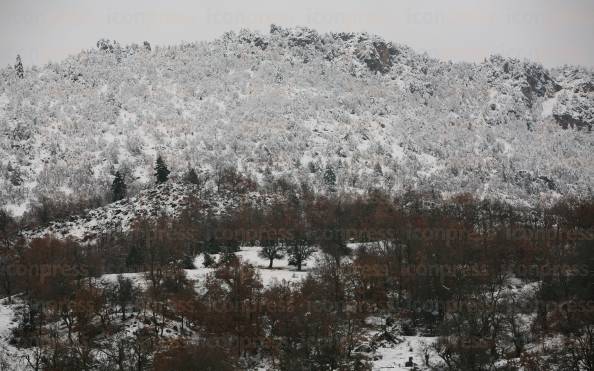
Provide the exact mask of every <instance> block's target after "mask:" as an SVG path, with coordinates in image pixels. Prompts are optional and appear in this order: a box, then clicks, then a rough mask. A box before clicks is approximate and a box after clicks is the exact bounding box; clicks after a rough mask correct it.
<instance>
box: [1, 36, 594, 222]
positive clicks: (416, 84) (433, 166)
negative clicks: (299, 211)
mask: <svg viewBox="0 0 594 371" xmlns="http://www.w3.org/2000/svg"><path fill="white" fill-rule="evenodd" d="M26 62H27V61H25V64H26ZM593 86H594V73H593V71H591V70H588V69H585V68H581V67H563V68H559V69H555V70H551V71H549V70H546V69H544V68H543V67H542V66H540V65H538V64H536V63H532V62H522V61H518V60H513V59H507V58H502V57H492V58H490V59H488V60H486V61H484V62H483V63H480V64H467V63H451V62H443V61H439V60H435V59H432V58H430V57H428V56H427V55H421V54H417V53H415V52H414V51H413V50H411V49H410V48H407V47H405V46H402V45H398V44H394V43H391V42H388V41H385V40H383V39H381V38H380V37H377V36H372V35H367V34H350V33H349V34H346V33H338V34H323V35H322V34H318V33H317V32H315V31H314V30H310V29H305V28H296V29H285V28H281V27H277V26H272V27H271V31H270V33H269V34H259V33H255V32H251V31H241V32H239V33H238V34H235V33H227V34H225V35H223V36H222V37H221V38H220V39H217V40H215V41H212V42H203V43H189V44H183V45H178V46H165V47H162V46H160V47H152V48H151V46H150V45H149V44H148V43H145V44H144V45H142V46H139V45H131V46H125V47H124V46H120V45H119V44H118V43H116V42H113V41H106V40H101V41H100V42H98V43H97V48H95V49H92V50H87V51H83V52H81V53H80V54H78V55H75V56H71V57H69V58H67V59H66V60H64V61H61V62H59V63H50V64H48V65H46V66H42V67H41V66H40V67H32V68H26V70H25V74H24V78H23V79H20V78H18V76H17V74H16V72H15V70H14V69H13V68H11V67H9V68H4V69H1V70H0V205H3V206H4V207H5V208H7V209H8V210H9V211H10V212H11V213H13V214H22V213H23V212H25V211H26V210H27V209H28V208H30V207H31V205H33V204H34V203H35V202H37V201H38V200H40V199H41V198H42V197H50V198H51V199H52V200H61V199H80V198H83V199H85V198H91V197H97V196H102V195H104V194H105V193H106V192H107V190H108V189H109V185H110V183H111V181H112V180H113V174H114V173H115V171H116V170H119V171H121V172H123V173H124V174H126V178H127V181H128V183H129V188H130V189H131V191H132V192H136V191H138V190H141V189H144V188H145V187H146V185H147V184H148V183H149V182H152V168H153V166H154V161H155V158H156V155H157V154H158V153H160V154H162V155H163V156H164V158H165V159H166V162H167V163H168V165H169V166H170V168H171V169H172V170H173V175H179V174H181V173H182V172H183V171H185V170H186V169H187V168H188V167H197V168H201V169H203V171H205V172H207V173H210V174H214V173H216V172H217V171H219V170H220V169H221V168H224V167H229V166H232V167H236V168H237V169H238V170H239V171H241V172H243V173H245V174H247V175H249V176H250V177H252V178H253V179H256V180H257V181H259V182H260V183H265V182H266V181H268V180H271V179H278V178H283V179H285V180H287V181H288V182H291V183H295V184H300V183H305V184H308V186H310V187H312V188H313V190H314V191H323V190H324V182H323V174H324V169H326V168H327V167H331V168H332V169H333V170H334V172H335V173H336V177H337V186H338V188H339V189H340V190H347V191H355V192H357V191H361V190H365V189H368V188H370V187H378V188H383V189H385V190H388V191H390V192H394V193H397V192H401V191H403V190H407V189H418V190H437V191H440V192H445V193H451V192H472V193H475V194H477V195H478V196H480V197H493V198H501V199H505V200H508V201H516V202H517V201H522V202H527V203H530V204H534V203H536V202H539V201H540V200H542V199H543V198H545V199H546V198H549V197H556V196H558V195H559V194H562V195H578V196H589V195H591V194H592V189H591V184H592V183H593V177H594V161H593V160H594V159H593V155H592V145H593V139H592V138H593V137H592V135H591V132H590V130H591V127H592V124H593V122H594V121H593V120H594V115H593V112H594V89H593V88H592V87H593ZM564 128H565V129H564Z"/></svg>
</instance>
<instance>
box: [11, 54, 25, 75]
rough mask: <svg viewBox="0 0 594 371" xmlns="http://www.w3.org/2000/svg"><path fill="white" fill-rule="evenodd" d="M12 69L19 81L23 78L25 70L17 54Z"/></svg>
mask: <svg viewBox="0 0 594 371" xmlns="http://www.w3.org/2000/svg"><path fill="white" fill-rule="evenodd" d="M14 69H15V70H16V74H17V76H18V77H19V79H22V78H23V77H25V70H24V69H23V62H22V61H21V56H20V55H19V54H17V57H16V64H15V65H14Z"/></svg>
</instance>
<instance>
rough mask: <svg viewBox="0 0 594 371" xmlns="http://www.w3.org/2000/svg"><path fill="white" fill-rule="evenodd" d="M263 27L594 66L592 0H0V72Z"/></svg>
mask: <svg viewBox="0 0 594 371" xmlns="http://www.w3.org/2000/svg"><path fill="white" fill-rule="evenodd" d="M271 23H275V24H279V25H283V26H295V25H304V26H309V27H312V28H315V29H317V30H318V31H320V32H325V31H367V32H370V33H376V34H379V35H381V36H383V37H384V38H386V39H388V40H391V41H395V42H398V43H402V44H407V45H409V46H411V47H413V48H414V49H416V50H418V51H426V52H428V53H429V54H430V55H432V56H435V57H439V58H442V59H445V60H453V61H481V60H483V59H484V58H485V57H487V56H489V55H490V54H495V53H497V54H502V55H505V56H514V57H519V58H529V59H533V60H536V61H539V62H541V63H543V64H544V65H545V66H548V67H552V66H557V65H562V64H582V65H587V66H594V42H593V41H592V40H593V39H594V0H298V1H297V0H296V1H284V0H233V1H231V0H194V1H190V0H164V1H157V0H70V1H68V0H0V65H6V64H8V63H11V64H12V63H14V59H15V56H16V54H17V53H20V54H21V55H22V57H23V62H24V63H25V65H31V64H44V63H46V62H48V61H58V60H61V59H62V58H64V57H65V56H67V55H69V54H73V53H76V52H78V51H80V50H81V49H88V48H91V47H94V45H95V43H96V42H97V40H98V39H100V38H102V37H107V38H110V39H115V40H118V41H119V42H120V43H121V44H127V43H131V42H141V41H143V40H148V41H149V42H151V43H152V44H159V45H164V44H176V43H179V42H180V41H195V40H210V39H213V38H216V37H218V36H220V35H221V34H222V33H223V32H225V31H229V30H235V31H237V30H239V29H241V28H243V27H245V28H250V29H257V30H261V31H265V32H268V30H269V26H270V24H271Z"/></svg>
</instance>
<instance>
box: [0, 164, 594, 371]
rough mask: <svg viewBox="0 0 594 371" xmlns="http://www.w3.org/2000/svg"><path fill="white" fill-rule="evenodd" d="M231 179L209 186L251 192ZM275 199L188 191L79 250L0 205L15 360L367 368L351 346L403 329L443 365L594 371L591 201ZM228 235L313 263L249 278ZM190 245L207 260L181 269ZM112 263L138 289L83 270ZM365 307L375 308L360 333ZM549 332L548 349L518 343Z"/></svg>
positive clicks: (273, 255) (274, 255)
mask: <svg viewBox="0 0 594 371" xmlns="http://www.w3.org/2000/svg"><path fill="white" fill-rule="evenodd" d="M157 172H158V171H157ZM161 175H163V174H161ZM189 178H190V179H193V176H191V174H190V177H189ZM157 179H158V176H157ZM233 179H234V181H230V182H222V183H221V185H222V186H230V185H233V184H235V185H236V186H237V185H238V184H243V185H246V184H248V185H249V184H252V186H249V187H247V188H248V189H252V187H256V186H255V185H254V184H253V183H250V182H248V181H247V180H245V179H244V180H242V181H239V180H237V179H235V178H233ZM164 180H165V181H166V180H167V176H166V175H165V177H164ZM117 183H118V182H117V179H116V181H114V188H113V189H112V190H113V191H114V193H113V195H114V197H116V196H117V194H116V193H117V192H118V191H121V189H119V188H118V187H121V184H120V185H117ZM242 189H244V188H237V191H238V192H242ZM244 191H245V189H244ZM279 192H281V191H280V188H279ZM282 194H283V196H284V197H283V198H282V199H283V200H284V201H278V202H277V203H275V204H270V205H266V206H265V207H244V206H242V207H239V208H237V209H234V210H231V211H229V212H227V213H225V214H223V215H211V214H209V213H204V209H203V204H202V202H201V199H200V197H198V196H196V197H195V198H194V199H193V202H191V203H190V205H189V206H188V207H187V208H186V209H185V210H184V211H183V213H182V214H181V215H180V216H178V217H176V218H171V217H165V216H163V217H160V218H157V219H139V220H137V221H136V222H135V224H134V227H133V228H132V230H130V231H114V232H113V233H108V234H105V235H103V236H101V238H99V239H98V240H97V241H96V242H95V243H90V244H81V243H77V242H74V241H72V240H70V241H69V240H58V239H53V238H51V237H46V238H40V239H33V240H27V239H24V238H19V232H20V229H22V228H23V227H24V225H29V224H30V223H33V221H20V222H17V221H15V220H14V219H12V218H11V217H10V216H9V215H8V214H6V213H2V214H0V232H1V241H2V246H1V247H2V250H1V252H2V255H1V260H0V275H1V279H0V282H1V283H2V287H1V290H2V291H1V292H2V296H3V297H7V300H8V301H9V302H13V303H19V308H20V309H19V316H18V318H19V324H18V326H17V327H15V329H14V331H13V334H12V338H11V340H10V341H11V344H13V345H15V346H17V347H19V348H23V349H28V350H29V352H28V353H27V355H26V356H25V358H26V359H25V361H26V363H27V365H28V368H30V369H32V370H103V369H104V370H108V369H109V370H114V369H115V370H145V369H155V370H170V369H176V370H195V369H196V365H197V364H200V365H203V367H204V368H201V369H209V370H226V369H229V370H231V369H238V368H241V369H245V368H250V367H255V366H256V365H258V364H262V362H265V363H266V364H267V365H268V366H270V367H272V368H275V369H282V370H331V369H332V370H333V369H356V370H357V369H358V370H366V369H369V368H370V361H371V360H370V359H369V356H368V351H366V349H367V348H373V347H374V346H375V344H376V343H378V342H389V341H391V339H393V338H394V337H395V336H396V334H412V335H414V334H420V335H424V336H439V340H438V342H437V343H435V344H434V345H432V346H430V347H429V346H428V347H427V349H426V352H427V360H428V359H429V356H428V354H430V353H432V354H437V355H438V356H439V358H440V360H441V366H440V367H441V368H444V369H450V370H492V369H510V370H511V369H516V368H518V367H520V366H522V367H524V368H525V369H527V370H544V369H549V367H552V365H555V367H558V368H559V369H563V370H576V369H586V370H592V369H594V368H593V367H594V363H593V362H594V347H593V340H594V253H593V251H594V250H593V247H594V242H593V241H594V229H593V227H594V201H584V200H580V201H576V200H571V199H565V200H562V201H559V202H558V203H557V204H555V205H554V206H552V207H549V208H543V209H537V210H535V209H532V210H531V211H527V210H526V209H519V208H515V207H512V206H509V205H506V204H504V203H499V202H492V201H480V200H477V199H475V198H473V197H472V196H471V195H468V194H461V195H459V196H456V197H453V198H450V199H448V200H443V199H439V198H437V197H436V196H435V195H432V194H420V193H408V194H404V195H402V196H399V197H394V196H390V195H387V194H385V193H382V192H381V191H370V192H368V193H367V194H365V195H359V196H345V195H341V196H337V195H336V194H334V195H333V194H330V195H329V196H328V195H317V194H314V193H312V192H308V191H307V189H305V190H303V189H296V188H291V187H288V186H287V187H285V188H284V189H283V191H282ZM72 207H73V208H74V209H76V205H73V206H72ZM34 215H35V214H34V213H33V214H31V217H32V218H33V217H34ZM37 222H39V221H37ZM240 246H261V252H260V254H261V256H262V257H265V258H266V259H269V260H270V267H273V266H274V260H275V259H278V258H279V257H282V256H283V255H288V256H289V257H290V262H291V264H293V265H294V266H295V267H296V269H299V270H301V269H308V268H307V267H305V266H304V262H305V261H306V260H307V258H309V257H310V256H311V255H312V254H313V253H314V252H317V253H318V254H319V255H318V256H319V257H318V259H319V261H318V264H317V265H316V266H315V267H314V268H311V269H308V275H307V278H306V279H304V280H303V281H300V282H279V283H276V284H274V285H272V286H265V285H263V283H262V280H261V277H260V276H259V274H258V273H257V270H256V269H255V268H254V267H253V266H251V265H250V264H247V263H246V262H243V261H242V260H241V259H240V258H238V257H237V256H236V255H235V254H234V253H235V252H236V251H237V250H238V249H239V247H240ZM197 255H203V256H204V259H203V261H204V265H205V266H206V265H208V266H209V267H211V268H214V270H213V271H212V273H210V274H208V275H207V276H206V277H205V279H203V280H198V281H194V280H190V279H188V278H187V277H186V274H185V271H184V269H188V268H192V264H193V261H194V258H195V257H196V256H197ZM215 257H216V258H215ZM125 272H143V276H144V278H145V280H146V285H145V287H137V286H136V285H134V284H133V283H132V281H131V280H130V279H128V278H126V276H125V275H122V276H119V277H118V279H117V281H116V282H114V283H113V284H110V285H100V284H98V281H97V280H96V278H97V277H100V276H101V275H103V274H107V273H125ZM510 278H514V279H516V280H521V281H522V282H525V283H527V284H530V283H534V284H535V286H534V287H535V291H534V292H533V293H532V296H530V297H528V296H526V295H527V294H525V293H523V292H522V291H514V290H506V285H507V284H508V282H509V279H510ZM369 318H382V319H383V320H384V322H383V323H384V324H383V330H382V331H380V333H379V334H378V335H376V336H374V337H371V338H370V336H368V332H367V330H368V329H369V327H370V325H369V321H368V320H369ZM131 322H138V323H141V324H142V326H141V327H138V329H137V330H136V331H134V332H131V331H128V325H129V324H130V323H131ZM551 337H555V338H556V339H558V340H559V341H561V342H562V344H563V346H559V347H556V348H555V349H556V350H555V351H547V352H546V353H545V352H539V351H534V350H531V351H530V352H528V351H527V350H526V345H527V344H533V343H538V342H540V341H543V339H547V338H551ZM1 359H2V358H1V356H0V360H1ZM502 360H511V361H508V362H504V363H501V361H502ZM7 365H8V364H7ZM431 366H432V367H436V368H437V365H431Z"/></svg>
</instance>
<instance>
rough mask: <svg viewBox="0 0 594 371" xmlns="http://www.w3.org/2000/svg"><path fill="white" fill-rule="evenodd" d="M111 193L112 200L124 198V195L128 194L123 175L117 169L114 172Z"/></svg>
mask: <svg viewBox="0 0 594 371" xmlns="http://www.w3.org/2000/svg"><path fill="white" fill-rule="evenodd" d="M111 193H112V196H113V201H114V202H116V201H119V200H122V199H124V198H126V195H127V194H128V187H127V186H126V182H125V181H124V176H123V175H122V173H120V172H119V171H117V172H116V173H115V178H114V179H113V183H112V184H111Z"/></svg>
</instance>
